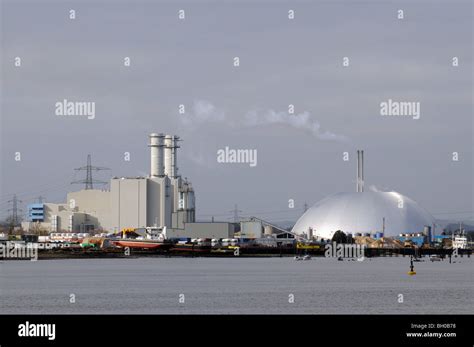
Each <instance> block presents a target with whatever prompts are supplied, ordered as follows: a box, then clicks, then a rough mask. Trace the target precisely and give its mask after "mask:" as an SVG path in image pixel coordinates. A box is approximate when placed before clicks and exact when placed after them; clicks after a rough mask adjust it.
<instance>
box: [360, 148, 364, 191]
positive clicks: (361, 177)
mask: <svg viewBox="0 0 474 347" xmlns="http://www.w3.org/2000/svg"><path fill="white" fill-rule="evenodd" d="M360 155H361V158H360V161H361V165H360V166H361V170H360V171H361V172H360V191H361V192H363V191H364V151H363V150H362V151H360Z"/></svg>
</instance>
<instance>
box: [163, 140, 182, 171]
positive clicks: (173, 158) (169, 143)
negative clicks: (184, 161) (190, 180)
mask: <svg viewBox="0 0 474 347" xmlns="http://www.w3.org/2000/svg"><path fill="white" fill-rule="evenodd" d="M178 141H179V137H178V136H176V135H166V136H165V142H164V143H165V175H166V176H168V177H170V178H175V177H178V148H179V146H178Z"/></svg>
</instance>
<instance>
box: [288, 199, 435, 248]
mask: <svg viewBox="0 0 474 347" xmlns="http://www.w3.org/2000/svg"><path fill="white" fill-rule="evenodd" d="M383 218H385V235H386V236H395V235H398V234H400V233H417V232H422V231H423V227H424V226H425V225H429V226H431V225H432V224H433V223H434V218H433V217H432V216H431V215H430V214H429V213H428V212H427V211H425V210H424V209H423V208H422V207H420V206H419V205H418V204H417V203H416V202H415V201H413V200H411V199H410V198H408V197H406V196H404V195H401V194H399V193H397V192H354V193H338V194H334V195H332V196H329V197H327V198H325V199H323V200H321V201H319V202H318V203H316V204H315V205H314V206H312V207H311V208H310V209H309V210H307V211H306V212H305V213H304V214H303V215H302V216H301V217H300V218H299V219H298V221H297V222H296V224H295V226H294V227H293V230H292V232H293V233H296V234H299V235H301V234H303V233H306V234H308V230H309V228H310V227H311V228H312V229H313V235H314V236H318V237H321V238H324V239H330V238H332V235H333V234H334V232H335V231H336V230H342V231H344V232H345V233H352V234H355V233H375V232H378V231H382V224H383Z"/></svg>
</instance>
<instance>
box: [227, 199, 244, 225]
mask: <svg viewBox="0 0 474 347" xmlns="http://www.w3.org/2000/svg"><path fill="white" fill-rule="evenodd" d="M230 212H232V213H233V214H234V223H238V222H240V217H239V212H242V211H241V210H239V208H238V206H237V204H235V206H234V209H233V210H232V211H230Z"/></svg>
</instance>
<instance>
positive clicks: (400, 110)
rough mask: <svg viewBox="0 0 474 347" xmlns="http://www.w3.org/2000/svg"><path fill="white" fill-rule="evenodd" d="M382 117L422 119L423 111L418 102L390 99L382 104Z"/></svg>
mask: <svg viewBox="0 0 474 347" xmlns="http://www.w3.org/2000/svg"><path fill="white" fill-rule="evenodd" d="M380 115H381V116H408V117H412V118H413V119H420V116H421V110H420V102H418V101H393V100H392V99H388V100H387V101H383V102H381V103H380Z"/></svg>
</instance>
